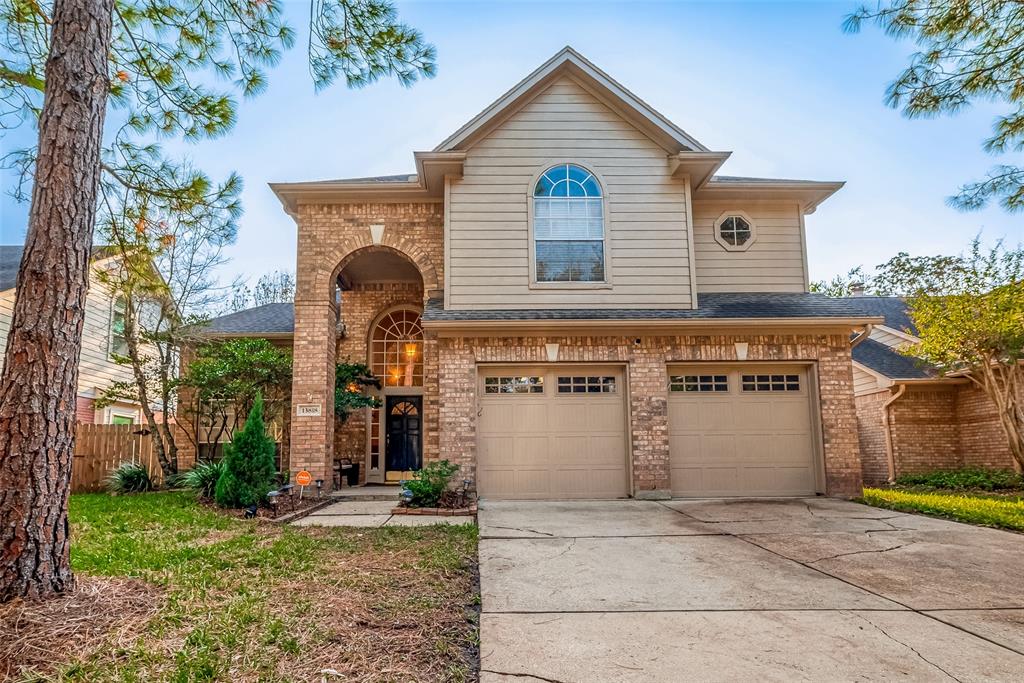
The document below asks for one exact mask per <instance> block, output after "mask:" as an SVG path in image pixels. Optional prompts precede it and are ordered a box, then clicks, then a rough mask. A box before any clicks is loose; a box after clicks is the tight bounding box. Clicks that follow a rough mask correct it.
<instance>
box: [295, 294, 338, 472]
mask: <svg viewBox="0 0 1024 683" xmlns="http://www.w3.org/2000/svg"><path fill="white" fill-rule="evenodd" d="M337 319H338V316H337V311H336V310H335V308H334V306H333V305H332V304H331V303H330V302H329V301H300V300H298V299H297V300H296V301H295V342H294V357H293V361H292V426H291V457H290V461H291V462H290V467H291V470H292V472H296V471H298V470H303V469H304V470H309V472H310V474H312V475H313V478H314V479H323V480H324V486H325V487H326V488H327V489H330V488H331V486H332V485H333V480H332V476H331V472H332V462H331V461H332V460H333V459H334V366H335V357H336V353H337V332H336V327H335V325H336V322H337ZM301 405H317V406H320V415H319V416H300V415H298V407H299V406H301Z"/></svg>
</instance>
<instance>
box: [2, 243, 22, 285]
mask: <svg viewBox="0 0 1024 683" xmlns="http://www.w3.org/2000/svg"><path fill="white" fill-rule="evenodd" d="M23 251H25V247H23V246H21V245H20V244H17V245H14V244H3V245H0V292H2V291H4V290H5V289H12V288H13V287H14V283H15V282H16V281H17V279H18V266H20V265H21V254H22V252H23Z"/></svg>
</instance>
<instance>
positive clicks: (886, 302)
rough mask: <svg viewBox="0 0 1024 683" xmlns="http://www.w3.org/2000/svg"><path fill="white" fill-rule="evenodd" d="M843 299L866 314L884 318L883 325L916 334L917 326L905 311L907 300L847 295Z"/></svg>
mask: <svg viewBox="0 0 1024 683" xmlns="http://www.w3.org/2000/svg"><path fill="white" fill-rule="evenodd" d="M843 300H844V301H849V302H851V303H853V304H854V305H855V306H856V307H857V308H859V309H860V310H862V311H864V312H865V313H867V314H868V315H876V316H880V317H882V318H885V326H886V327H891V328H892V329H894V330H899V331H900V332H910V334H913V335H915V336H916V335H917V327H916V326H915V325H914V321H913V320H911V319H910V314H909V313H908V312H907V302H906V300H905V299H904V298H903V297H899V296H848V297H843Z"/></svg>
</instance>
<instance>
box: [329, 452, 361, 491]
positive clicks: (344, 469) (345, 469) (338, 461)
mask: <svg viewBox="0 0 1024 683" xmlns="http://www.w3.org/2000/svg"><path fill="white" fill-rule="evenodd" d="M342 481H344V482H345V483H346V484H347V485H348V486H359V463H357V462H352V459H351V458H335V460H334V488H336V489H340V488H341V484H342Z"/></svg>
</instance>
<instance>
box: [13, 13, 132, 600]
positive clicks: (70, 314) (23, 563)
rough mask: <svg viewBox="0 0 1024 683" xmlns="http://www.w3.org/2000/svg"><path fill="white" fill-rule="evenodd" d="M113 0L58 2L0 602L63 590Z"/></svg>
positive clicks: (16, 387) (27, 257)
mask: <svg viewBox="0 0 1024 683" xmlns="http://www.w3.org/2000/svg"><path fill="white" fill-rule="evenodd" d="M112 12H113V0H56V2H55V4H54V8H53V24H52V34H51V42H50V54H49V57H48V59H47V62H46V95H45V99H44V102H43V110H42V115H41V117H40V120H39V151H38V154H39V156H38V160H37V161H36V171H35V184H34V186H33V188H32V206H31V209H30V211H29V224H28V235H27V239H26V242H25V253H24V256H23V257H22V261H21V269H20V271H19V272H18V280H17V298H16V300H15V303H14V314H13V317H12V319H11V329H10V334H9V336H8V337H7V350H6V359H7V361H6V364H5V366H4V370H3V375H2V376H0V533H2V536H0V541H2V547H0V602H2V601H7V600H10V599H12V598H14V597H18V596H25V597H30V598H44V597H48V596H52V595H55V594H58V593H61V592H63V591H64V590H66V589H68V588H70V587H71V585H72V582H73V577H72V575H71V567H70V564H69V562H68V518H67V502H68V490H69V488H70V484H71V461H72V456H73V454H74V420H75V403H76V396H77V393H78V391H77V386H78V355H79V351H80V349H81V342H82V323H83V320H84V317H85V297H86V292H87V290H88V285H89V257H90V251H91V243H92V232H93V224H94V222H95V217H96V193H97V191H98V186H99V176H100V158H99V155H100V145H101V144H102V137H103V116H104V112H105V110H106V101H107V91H108V87H109V80H108V79H109V76H108V73H107V71H108V68H107V58H108V52H109V49H110V32H111V15H112Z"/></svg>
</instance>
